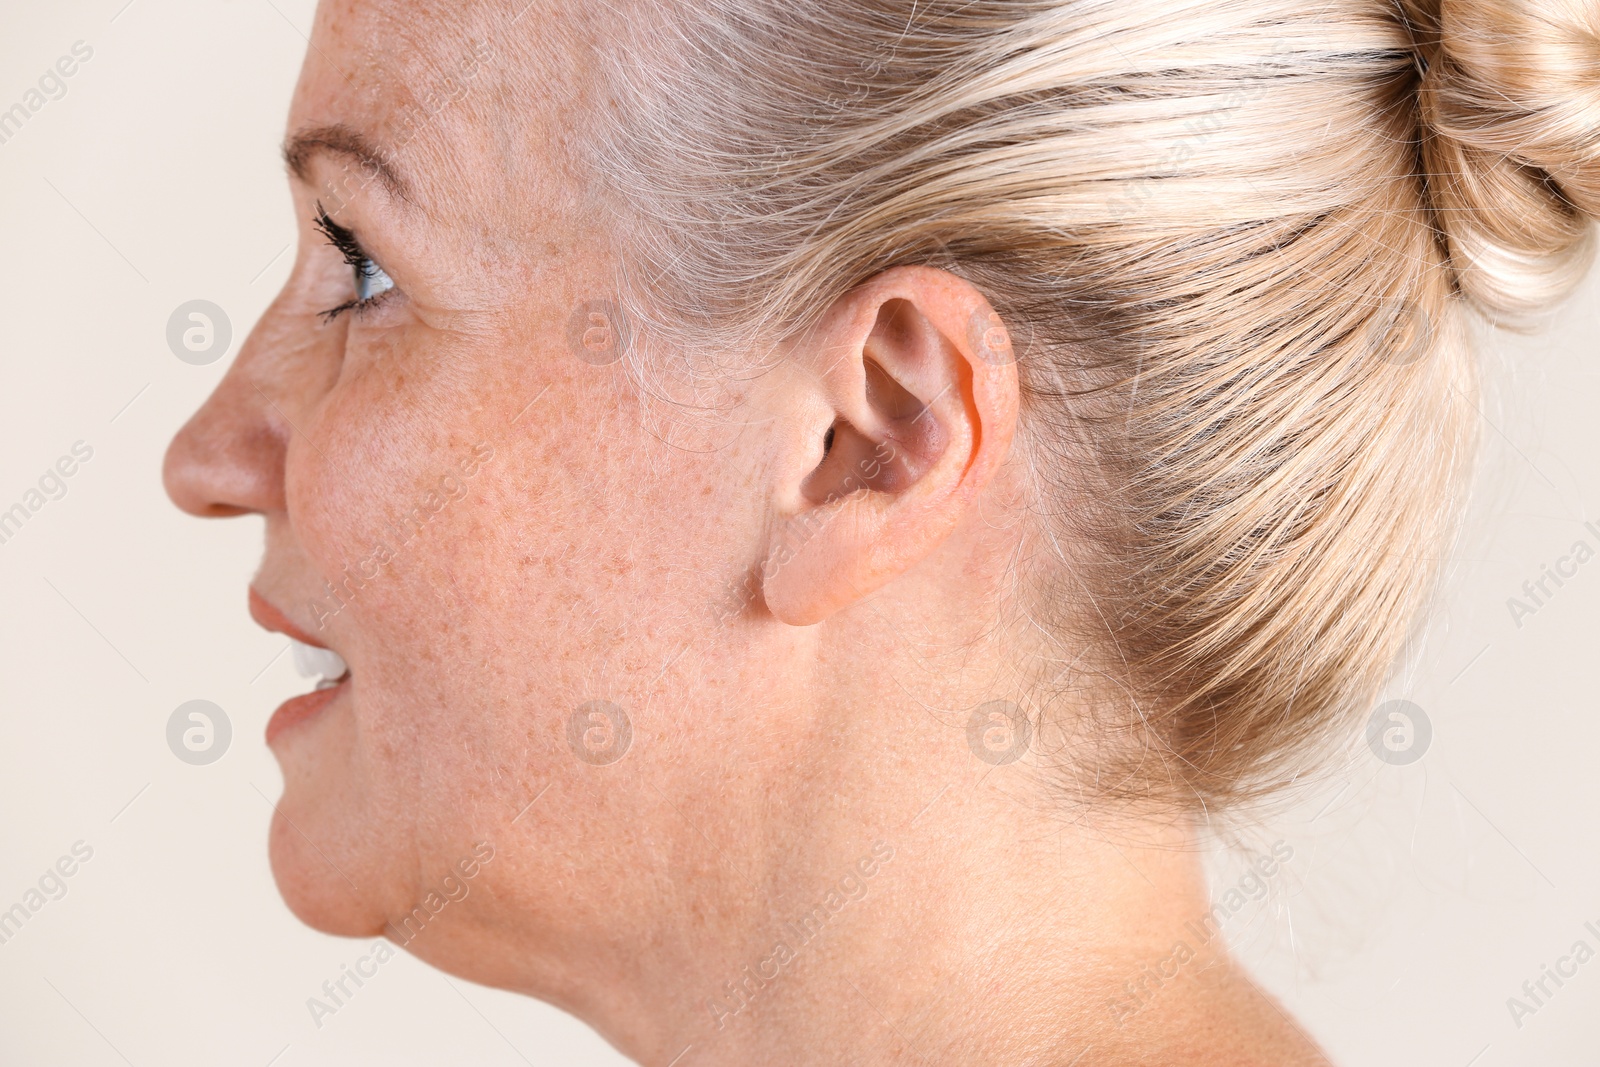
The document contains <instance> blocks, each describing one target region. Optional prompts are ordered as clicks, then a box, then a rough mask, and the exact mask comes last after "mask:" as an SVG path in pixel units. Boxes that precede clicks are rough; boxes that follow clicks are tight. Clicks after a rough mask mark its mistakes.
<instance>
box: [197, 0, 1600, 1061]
mask: <svg viewBox="0 0 1600 1067" xmlns="http://www.w3.org/2000/svg"><path fill="white" fill-rule="evenodd" d="M1597 28H1600V12H1597V8H1596V5H1595V4H1593V3H1589V2H1585V0H1567V2H1556V0H1540V2H1539V3H1537V4H1535V3H1533V2H1532V0H1398V2H1390V0H1336V2H1334V3H1329V4H1311V5H1307V4H1302V3H1289V2H1285V0H1237V2H1229V3H1223V2H1220V0H1136V2H1129V0H1054V2H1043V0H1031V2H1030V0H978V2H976V3H974V2H960V3H957V2H953V0H950V2H947V0H934V2H929V0H881V2H878V3H867V4H862V3H832V2H824V0H812V2H809V3H801V4H794V3H775V2H768V0H740V2H738V3H734V2H732V0H700V2H698V3H689V4H683V5H653V4H649V3H645V2H644V0H619V2H618V3H617V4H615V5H613V6H612V7H610V8H606V9H597V8H595V7H593V6H587V5H579V4H562V3H557V2H549V3H538V4H527V3H526V2H525V0H506V2H495V0H484V2H481V3H471V4H452V5H449V6H435V5H424V4H414V3H413V4H405V5H401V4H389V3H382V2H378V0H328V2H325V3H324V4H323V6H322V8H321V10H320V11H319V13H318V17H317V23H316V29H315V31H314V34H313V36H312V38H311V48H310V50H309V52H308V55H307V59H306V66H305V70H304V73H303V75H302V78H301V81H300V85H299V88H298V91H297V93H296V95H295V99H294V104H293V108H292V112H291V116H290V121H289V139H288V143H287V152H286V155H287V160H288V163H289V168H290V174H291V186H292V188H293V192H294V201H295V207H296V212H297V216H298V218H299V220H300V235H301V241H300V246H299V247H300V250H299V255H298V259H297V261H296V263H295V267H294V270H293V273H292V275H291V277H290V280H289V282H288V284H287V285H286V287H285V288H284V290H283V292H282V293H281V294H280V295H279V296H278V298H277V299H276V300H275V301H274V303H273V304H272V306H271V307H270V308H269V309H268V311H267V312H266V314H265V315H264V316H263V318H262V320H261V321H260V323H259V324H258V325H257V327H256V329H255V331H254V333H253V334H252V335H251V337H250V340H249V342H248V343H247V344H246V346H245V347H244V348H243V350H242V351H241V352H240V354H239V357H238V359H237V361H236V362H235V364H234V365H233V367H232V368H231V369H230V371H229V373H228V375H227V376H226V378H225V379H224V380H223V382H222V383H221V385H220V386H219V387H218V389H217V391H216V393H215V395H214V396H213V397H212V398H211V399H210V400H209V401H208V403H207V404H206V405H205V407H204V408H202V410H201V411H200V412H199V413H198V414H197V415H196V416H195V417H194V419H193V420H191V422H190V423H189V424H188V426H186V427H185V428H184V430H183V431H182V432H181V433H180V434H179V435H178V437H177V439H176V440H175V441H174V443H173V446H172V448H171V451H170V453H169V455H168V459H167V468H166V480H167V485H168V488H169V491H170V493H171V495H172V497H173V499H174V500H175V501H177V503H178V504H179V505H180V506H181V507H183V508H185V509H186V510H188V511H190V512H193V513H195V514H198V515H212V516H227V515H238V514H242V513H259V514H262V515H264V516H265V518H266V530H267V538H266V552H265V558H264V562H263V564H262V568H261V571H260V573H259V575H258V576H257V578H256V579H255V581H254V582H253V584H252V586H251V589H250V605H251V610H252V613H253V614H254V616H255V617H256V619H257V620H258V621H259V622H260V623H261V624H262V625H264V626H266V627H267V628H269V629H272V630H277V631H281V632H283V633H286V634H288V635H289V636H291V637H292V638H294V639H295V640H296V641H297V642H299V644H298V645H297V646H296V647H297V654H298V655H299V657H300V658H301V660H302V662H303V663H304V664H305V666H306V667H307V668H308V669H309V670H310V671H311V672H312V673H314V674H318V675H320V676H321V680H320V681H319V682H318V684H317V688H316V690H315V691H314V692H313V693H311V694H308V695H306V696H303V697H299V698H296V699H295V700H291V701H289V702H288V703H286V704H285V705H284V706H283V707H282V708H280V709H279V710H278V712H277V713H276V714H275V715H274V716H273V719H272V722H271V723H270V724H269V726H268V729H267V740H268V743H269V745H270V746H271V747H272V749H273V751H274V752H275V754H276V755H277V758H278V760H279V762H280V764H281V766H282V769H283V774H284V779H285V787H284V795H283V798H282V801H281V803H280V804H279V806H278V807H279V810H278V815H277V817H276V818H275V820H274V823H273V828H272V835H271V852H272V862H273V870H274V872H275V875H276V878H277V881H278V884H279V886H280V888H281V890H282V893H283V895H284V897H285V899H286V900H287V901H288V903H289V906H290V907H291V908H293V909H294V911H295V913H296V914H297V915H299V916H300V917H301V918H302V919H303V920H304V921H306V922H307V923H309V924H311V925H313V926H315V927H316V928H318V929H321V930H325V931H328V932H331V933H337V934H344V935H351V936H374V935H382V936H385V937H388V938H390V939H391V940H393V941H395V942H397V943H399V944H401V945H403V946H404V947H405V948H406V949H407V950H408V951H411V952H413V953H415V954H416V955H418V956H420V957H421V958H423V959H425V960H427V961H429V962H430V963H432V964H434V965H435V966H438V967H440V968H442V969H444V970H446V971H449V972H451V973H454V974H459V975H463V976H466V977H469V978H471V979H473V980H476V981H479V982H484V983H488V984H491V985H496V986H500V987H503V988H507V989H513V990H519V991H522V992H525V993H527V994H529V995H531V996H536V997H539V998H542V999H544V1000H547V1001H550V1002H552V1003H555V1004H557V1005H560V1006H561V1007H563V1008H565V1009H567V1010H569V1011H571V1012H573V1013H575V1014H577V1015H578V1016H580V1017H581V1018H583V1019H585V1020H587V1021H588V1022H589V1023H591V1024H592V1025H594V1026H595V1027H596V1028H598V1029H599V1030H600V1031H601V1032H602V1033H603V1034H604V1035H605V1036H606V1037H607V1038H608V1039H609V1040H611V1041H612V1042H613V1043H614V1044H615V1045H616V1046H617V1047H618V1048H619V1049H621V1050H623V1051H624V1052H625V1053H626V1054H627V1055H629V1056H631V1057H633V1058H634V1059H636V1060H638V1061H639V1062H640V1063H644V1064H652V1065H667V1064H683V1065H690V1064H705V1065H717V1064H741V1065H742V1064H809V1063H819V1064H822V1063H826V1064H840V1063H861V1064H880V1063H881V1064H888V1063H902V1062H906V1063H909V1062H922V1063H961V1064H968V1065H973V1064H1002V1063H1003V1064H1019V1063H1027V1064H1040V1065H1043V1064H1067V1063H1075V1064H1079V1065H1082V1067H1089V1065H1093V1064H1119V1065H1120V1064H1128V1063H1161V1064H1168V1063H1184V1064H1213V1063H1215V1064H1230V1065H1231V1064H1241V1063H1259V1064H1305V1063H1309V1064H1315V1063H1324V1062H1326V1060H1325V1059H1324V1057H1323V1056H1322V1054H1321V1053H1320V1052H1319V1051H1318V1050H1317V1049H1316V1048H1315V1046H1314V1044H1313V1042H1312V1041H1311V1040H1310V1039H1309V1038H1307V1037H1306V1036H1305V1035H1304V1034H1303V1033H1302V1032H1301V1031H1300V1030H1299V1028H1298V1027H1296V1026H1295V1024H1293V1023H1292V1022H1290V1021H1289V1020H1288V1019H1287V1018H1286V1017H1285V1016H1284V1014H1283V1013H1282V1011H1281V1010H1280V1009H1279V1008H1278V1007H1277V1006H1276V1005H1275V1004H1274V1003H1273V1002H1272V1001H1271V999H1270V998H1268V997H1267V996H1266V995H1265V994H1263V993H1262V992H1261V991H1259V990H1258V989H1257V988H1256V987H1255V986H1254V985H1253V984H1252V983H1251V982H1250V980H1249V979H1248V978H1247V977H1246V976H1245V975H1243V974H1242V973H1241V972H1240V970H1239V969H1238V968H1237V966H1236V965H1235V964H1233V963H1232V962H1230V960H1229V958H1228V956H1227V953H1226V951H1225V949H1224V948H1223V947H1222V945H1221V944H1220V939H1215V938H1211V937H1209V936H1204V937H1202V936H1197V934H1196V931H1204V930H1207V929H1209V927H1207V925H1206V917H1207V915H1208V912H1209V909H1210V907H1211V906H1210V903H1209V902H1208V901H1207V899H1206V895H1205V888H1204V883H1203V879H1202V877H1201V873H1200V871H1199V869H1198V864H1197V860H1196V850H1195V849H1194V848H1193V847H1192V845H1193V842H1194V841H1195V839H1196V836H1197V834H1198V833H1199V832H1200V831H1201V830H1202V829H1203V828H1204V826H1205V824H1206V822H1207V821H1208V820H1210V819H1212V818H1214V817H1216V816H1217V815H1219V814H1220V813H1225V812H1226V811H1228V810H1229V809H1230V806H1235V805H1239V804H1241V803H1244V802H1246V801H1249V800H1251V799H1253V798H1256V797H1259V796H1262V795H1264V794H1265V793H1267V792H1268V791H1270V790H1271V789H1273V788H1274V787H1276V786H1279V785H1281V784H1283V783H1284V782H1286V781H1288V780H1290V778H1291V777H1293V776H1294V775H1296V774H1299V773H1303V772H1304V771H1306V770H1307V769H1310V768H1313V767H1314V766H1315V762H1316V754H1317V752H1318V751H1319V743H1320V742H1322V741H1325V740H1327V739H1329V738H1333V737H1343V736H1346V735H1347V734H1348V733H1349V732H1350V729H1351V727H1352V722H1353V720H1352V717H1351V716H1352V715H1357V716H1359V714H1360V713H1361V712H1362V711H1364V710H1365V706H1366V703H1367V702H1368V701H1369V700H1370V697H1371V695H1372V694H1373V692H1374V690H1375V688H1376V687H1377V685H1378V684H1379V682H1380V681H1381V680H1382V678H1383V675H1384V672H1385V670H1386V669H1387V665H1388V663H1389V662H1390V661H1391V660H1392V658H1393V657H1394V655H1395V653H1396V651H1397V649H1398V648H1399V646H1400V644H1401V643H1402V641H1403V640H1404V638H1405V637H1406V634H1407V632H1408V628H1409V627H1411V626H1412V625H1413V623H1414V621H1415V614H1416V609H1417V608H1418V606H1419V604H1420V603H1421V602H1422V600H1423V599H1424V597H1425V596H1426V595H1427V592H1428V582H1429V580H1430V579H1431V576H1432V571H1433V562H1432V561H1434V560H1436V559H1437V558H1438V557H1440V556H1441V555H1443V554H1444V552H1445V551H1446V550H1447V545H1446V543H1445V539H1446V538H1447V537H1448V535H1449V532H1450V526H1451V521H1452V515H1453V513H1454V500H1455V498H1456V496H1457V494H1458V491H1459V489H1460V477H1461V474H1462V471H1463V469H1464V462H1463V461H1464V459H1465V457H1467V456H1468V454H1469V452H1470V445H1471V437H1472V430H1473V424H1474V419H1475V417H1476V416H1475V415H1474V410H1473V407H1472V403H1473V400H1472V395H1473V394H1472V390H1473V384H1472V383H1473V372H1472V366H1471V363H1470V360H1469V355H1468V352H1467V350H1466V345H1465V342H1464V339H1463V336H1464V325H1465V323H1466V321H1467V319H1468V316H1469V315H1472V314H1476V313H1484V314H1488V315H1490V316H1494V317H1499V318H1514V317H1518V316H1523V315H1527V314H1529V313H1531V312H1533V311H1535V310H1537V309H1538V308H1541V307H1543V306H1545V305H1546V304H1548V303H1550V302H1551V301H1552V300H1553V299H1555V298H1556V297H1558V296H1560V295H1561V294H1562V293H1563V292H1564V291H1565V290H1566V289H1567V287H1568V286H1570V284H1571V283H1572V282H1573V281H1574V280H1576V279H1577V278H1578V277H1579V275H1580V274H1581V272H1582V270H1583V269H1584V267H1585V265H1586V263H1587V254H1588V248H1589V240H1590V233H1591V220H1592V219H1593V217H1594V216H1595V215H1596V214H1600V166H1597V163H1596V158H1597V155H1600V95H1597V93H1596V89H1595V83H1594V80H1593V71H1594V70H1595V63H1596V62H1597V59H1600V40H1597V37H1596V32H1597ZM1278 859H1282V857H1279V858H1278Z"/></svg>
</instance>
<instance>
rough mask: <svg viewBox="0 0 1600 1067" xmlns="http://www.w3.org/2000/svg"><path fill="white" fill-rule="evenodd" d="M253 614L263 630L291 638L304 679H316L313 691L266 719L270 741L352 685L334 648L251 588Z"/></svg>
mask: <svg viewBox="0 0 1600 1067" xmlns="http://www.w3.org/2000/svg"><path fill="white" fill-rule="evenodd" d="M250 615H251V617H252V618H254V619H255V620H256V622H257V623H259V624H260V625H261V626H262V627H263V628H264V629H267V630H271V631H273V632H274V633H280V634H283V635H284V636H285V637H287V638H288V639H289V650H290V654H291V655H292V657H293V659H294V668H295V671H296V672H297V673H299V675H300V677H302V678H314V679H316V684H315V685H314V686H313V687H312V690H311V692H309V693H303V694H301V695H300V696H297V697H291V698H290V699H288V700H286V701H284V702H283V703H282V704H281V705H279V706H278V710H277V711H275V712H273V713H272V718H271V719H269V720H268V721H267V744H268V745H270V744H272V742H273V740H274V739H276V738H277V737H278V736H279V735H280V734H282V733H283V732H284V731H285V730H287V729H289V728H290V727H292V726H294V725H296V724H297V723H302V722H305V721H306V720H308V719H310V718H312V717H314V716H315V715H316V714H317V713H318V712H320V711H321V710H322V709H323V708H325V707H327V706H328V705H329V704H330V703H332V702H333V700H334V698H335V697H337V696H338V695H339V694H340V693H343V692H346V691H348V689H349V688H350V685H349V683H350V666H349V664H347V663H345V661H344V657H343V656H341V655H339V653H337V652H335V651H334V650H333V649H331V648H328V647H327V646H325V645H322V644H319V643H318V642H317V641H316V640H315V639H314V638H313V637H312V636H311V635H310V634H308V633H306V632H305V631H304V630H302V629H300V627H298V626H296V625H295V624H294V623H293V622H291V621H290V620H289V617H288V616H287V615H285V614H284V613H283V612H282V611H280V610H279V609H278V608H277V607H275V606H274V605H273V604H272V603H271V602H270V601H268V600H267V598H266V597H264V596H262V595H261V594H260V593H258V592H256V591H255V590H254V589H251V590H250Z"/></svg>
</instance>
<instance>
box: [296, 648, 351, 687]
mask: <svg viewBox="0 0 1600 1067" xmlns="http://www.w3.org/2000/svg"><path fill="white" fill-rule="evenodd" d="M289 651H290V653H291V654H292V655H293V656H294V669H295V670H296V671H297V672H298V673H299V675H300V677H302V678H315V679H317V688H318V689H328V688H331V687H333V686H335V685H338V684H339V679H341V678H343V677H344V676H345V675H347V674H349V673H350V668H349V666H347V665H346V664H345V661H344V659H343V657H341V656H340V655H339V653H337V652H334V651H333V650H332V649H327V648H318V647H316V646H315V645H308V644H306V643H304V642H303V641H296V640H295V639H294V638H292V637H291V638H289Z"/></svg>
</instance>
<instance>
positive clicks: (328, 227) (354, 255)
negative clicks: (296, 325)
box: [311, 203, 394, 322]
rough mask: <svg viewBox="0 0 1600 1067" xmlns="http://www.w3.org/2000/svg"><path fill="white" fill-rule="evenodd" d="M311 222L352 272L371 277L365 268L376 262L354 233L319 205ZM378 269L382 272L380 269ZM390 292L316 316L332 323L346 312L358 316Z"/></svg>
mask: <svg viewBox="0 0 1600 1067" xmlns="http://www.w3.org/2000/svg"><path fill="white" fill-rule="evenodd" d="M311 222H312V225H314V226H316V228H317V229H318V230H319V231H320V232H321V234H322V236H323V237H326V238H327V239H328V243H329V244H331V245H332V246H333V247H334V248H337V249H338V250H339V254H340V255H342V256H343V257H344V261H345V263H347V264H349V266H350V268H351V269H352V270H358V271H361V272H363V273H365V274H367V276H368V277H371V276H372V275H371V273H370V272H368V271H367V270H366V268H367V265H368V264H369V263H370V264H371V265H372V266H374V267H377V265H378V264H377V261H376V260H374V259H373V258H372V257H371V256H370V255H368V254H367V250H366V249H364V248H362V247H361V242H360V241H358V240H356V235H355V234H354V233H352V232H351V231H350V230H348V229H346V228H345V227H343V226H340V225H339V224H338V223H337V222H334V221H333V219H332V218H330V217H329V216H328V212H327V211H326V210H325V209H324V208H323V206H322V204H321V203H318V204H317V214H316V217H315V218H314V219H312V220H311ZM378 269H379V270H380V271H381V270H382V268H381V267H380V268H378ZM392 292H394V289H393V288H392V287H391V288H389V289H385V290H384V291H383V292H381V293H378V294H377V295H375V296H369V297H367V298H366V299H365V300H359V299H357V300H346V301H345V302H344V303H342V304H340V305H339V306H338V307H332V308H329V309H328V310H327V311H321V312H318V314H319V315H321V316H322V321H324V322H332V321H333V320H334V319H336V318H338V317H339V316H340V315H342V314H344V313H345V312H346V311H354V312H355V313H356V314H358V315H359V314H360V313H361V312H363V311H366V310H367V309H369V308H372V307H375V306H376V305H377V304H378V303H379V302H380V301H382V300H383V298H384V297H386V296H388V295H389V294H390V293H392Z"/></svg>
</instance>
